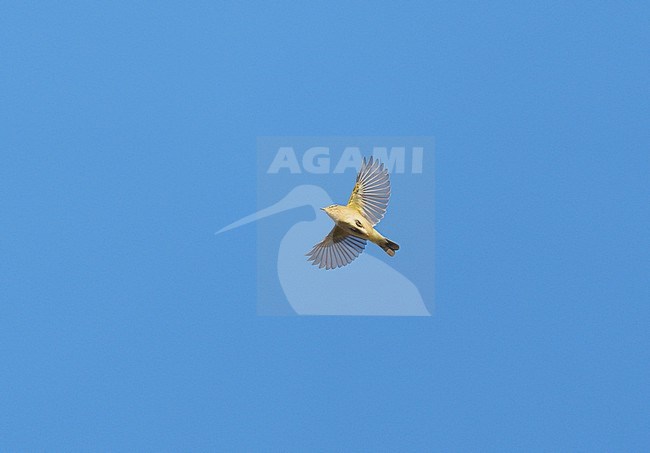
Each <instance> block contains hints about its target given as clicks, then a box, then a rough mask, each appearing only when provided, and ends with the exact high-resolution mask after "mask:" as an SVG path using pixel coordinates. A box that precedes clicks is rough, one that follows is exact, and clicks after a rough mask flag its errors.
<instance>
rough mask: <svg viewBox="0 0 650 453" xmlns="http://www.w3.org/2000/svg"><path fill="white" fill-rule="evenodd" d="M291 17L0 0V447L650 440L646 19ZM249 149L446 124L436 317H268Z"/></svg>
mask: <svg viewBox="0 0 650 453" xmlns="http://www.w3.org/2000/svg"><path fill="white" fill-rule="evenodd" d="M293 3H295V2H286V3H279V4H277V5H274V6H269V5H262V4H257V5H248V6H236V7H235V6H224V5H218V4H216V2H191V4H189V2H177V3H175V4H172V3H161V2H117V1H116V2H67V3H61V2H3V3H2V5H1V6H0V58H1V62H2V63H1V66H0V115H1V117H0V119H1V123H0V153H1V159H0V210H1V211H0V298H1V301H0V449H2V450H5V451H6V450H23V451H24V450H36V449H45V448H47V449H50V450H63V449H65V450H79V449H86V450H91V449H92V450H98V449H101V450H133V449H138V450H160V449H184V450H189V449H194V450H203V449H215V448H217V447H222V448H225V449H226V451H236V449H246V450H249V451H250V450H259V449H264V450H303V451H304V450H305V449H308V448H309V449H311V448H318V449H321V450H325V451H336V450H341V449H342V450H356V451H359V450H362V449H368V450H383V449H391V450H397V449H399V450H411V449H413V450H418V449H424V448H432V447H433V448H435V447H437V448H438V449H443V450H446V451H449V450H474V451H476V450H499V451H503V450H512V449H517V450H520V451H521V450H531V449H532V450H538V449H539V450H546V451H549V450H581V451H594V450H609V451H641V450H645V451H647V450H648V448H650V435H649V434H648V426H649V424H650V414H649V407H650V401H649V391H648V377H649V374H650V369H649V365H648V363H649V362H650V357H649V356H650V352H649V351H650V344H649V343H650V342H649V333H648V325H649V322H650V308H649V304H650V289H649V283H648V276H649V275H650V265H649V262H650V260H649V252H648V250H650V241H649V239H648V226H649V221H650V215H649V209H650V205H649V203H648V202H649V197H650V190H649V182H648V181H649V179H648V176H649V175H648V173H649V170H650V164H649V152H650V151H649V150H650V132H649V130H650V128H649V127H648V112H649V90H648V86H649V82H650V80H649V74H650V64H649V62H648V55H649V54H650V44H649V43H650V32H649V30H650V27H648V24H649V23H650V7H648V4H647V3H644V2H613V1H612V2H600V3H601V4H593V3H587V2H584V3H579V2H544V4H539V5H537V4H535V5H533V4H528V5H525V4H524V3H523V2H510V3H507V4H490V5H488V4H483V3H480V2H471V3H467V2H463V3H462V4H458V2H449V3H446V4H441V3H440V4H438V3H432V2H411V3H409V4H407V5H403V6H399V7H398V6H394V5H388V4H383V5H381V4H370V3H367V4H358V5H356V6H350V5H348V2H341V3H339V4H335V3H329V2H322V3H321V2H318V3H313V4H311V5H309V6H306V5H300V6H297V5H295V4H293ZM305 3H307V2H305ZM310 3H311V2H310ZM391 3H393V2H391ZM260 135H433V136H435V137H436V178H437V180H436V191H437V192H436V203H437V205H436V216H437V221H436V231H435V233H436V256H435V264H436V272H435V285H436V288H435V289H436V303H435V316H434V317H433V318H428V319H402V318H382V319H377V318H300V317H279V318H268V317H257V316H256V315H255V295H256V288H255V275H254V269H255V265H254V259H255V258H254V254H255V250H256V245H255V240H254V238H255V234H254V232H255V227H254V226H250V227H248V228H247V229H246V230H244V229H242V230H240V231H238V234H233V235H230V236H228V237H227V238H226V237H215V236H214V235H213V233H214V231H216V230H217V229H218V228H220V227H221V226H223V225H225V224H227V223H229V222H230V221H232V220H234V219H237V218H239V217H242V216H243V215H245V214H248V213H250V212H252V210H254V208H255V180H254V174H255V166H256V159H255V138H256V136H260ZM432 279H433V276H432Z"/></svg>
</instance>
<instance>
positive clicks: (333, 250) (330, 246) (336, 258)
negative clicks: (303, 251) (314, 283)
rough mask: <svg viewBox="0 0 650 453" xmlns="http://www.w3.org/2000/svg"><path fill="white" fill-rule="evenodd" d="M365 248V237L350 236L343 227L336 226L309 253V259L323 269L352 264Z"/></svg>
mask: <svg viewBox="0 0 650 453" xmlns="http://www.w3.org/2000/svg"><path fill="white" fill-rule="evenodd" d="M365 248H366V240H365V239H361V238H358V237H356V236H349V235H347V234H346V233H345V232H344V231H343V229H341V228H339V227H338V226H335V227H334V228H332V231H330V232H329V234H328V235H327V236H325V239H323V240H322V241H321V242H319V243H318V244H316V245H315V246H314V247H313V248H312V249H311V251H310V252H309V253H307V256H308V258H307V260H308V261H311V262H312V264H313V265H315V266H318V267H319V268H321V269H322V268H325V269H335V268H337V267H343V266H346V265H348V264H350V263H351V262H352V261H354V260H355V259H356V258H357V257H358V256H359V255H360V254H361V253H362V252H363V250H364V249H365Z"/></svg>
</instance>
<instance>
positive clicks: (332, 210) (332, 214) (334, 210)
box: [321, 204, 343, 218]
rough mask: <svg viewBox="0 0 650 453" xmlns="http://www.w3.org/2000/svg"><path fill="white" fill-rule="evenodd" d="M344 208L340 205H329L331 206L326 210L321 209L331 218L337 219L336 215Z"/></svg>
mask: <svg viewBox="0 0 650 453" xmlns="http://www.w3.org/2000/svg"><path fill="white" fill-rule="evenodd" d="M342 207H343V206H341V205H338V204H332V205H329V206H327V207H325V208H321V210H323V211H325V212H326V213H327V215H328V216H330V217H331V218H335V216H336V214H337V213H338V212H339V210H340V209H341V208H342Z"/></svg>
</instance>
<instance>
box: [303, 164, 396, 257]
mask: <svg viewBox="0 0 650 453" xmlns="http://www.w3.org/2000/svg"><path fill="white" fill-rule="evenodd" d="M389 198H390V181H389V179H388V170H386V169H385V168H384V164H382V163H380V162H379V160H377V159H374V160H373V158H372V157H371V158H370V160H368V161H367V162H366V158H365V157H364V158H363V163H362V165H361V170H359V174H358V175H357V182H356V184H355V185H354V190H353V191H352V195H351V196H350V199H349V200H348V204H347V206H341V205H338V204H333V205H331V206H328V207H326V208H321V209H322V210H323V211H325V212H326V213H327V215H328V216H330V218H331V219H332V220H333V221H334V223H335V225H334V228H332V231H330V232H329V234H328V235H327V236H325V239H323V240H322V241H321V242H319V243H318V244H316V245H315V246H314V248H313V249H311V251H310V252H309V253H307V256H308V257H309V258H308V261H312V264H313V265H316V266H318V267H319V268H323V267H324V268H325V269H335V268H337V267H343V266H345V265H347V264H350V263H351V262H352V261H353V260H354V259H356V258H357V257H358V256H359V255H360V254H361V253H362V252H363V250H364V249H365V248H366V241H370V242H374V243H375V244H377V245H378V246H379V247H381V248H382V249H383V250H384V251H385V252H386V253H388V254H389V255H390V256H395V251H396V250H399V245H397V244H395V243H394V242H393V241H391V240H390V239H387V238H385V237H384V236H382V235H381V234H380V233H379V231H377V230H375V228H374V226H375V225H377V224H378V223H379V221H380V220H381V219H382V218H383V217H384V214H385V213H386V207H387V206H388V199H389Z"/></svg>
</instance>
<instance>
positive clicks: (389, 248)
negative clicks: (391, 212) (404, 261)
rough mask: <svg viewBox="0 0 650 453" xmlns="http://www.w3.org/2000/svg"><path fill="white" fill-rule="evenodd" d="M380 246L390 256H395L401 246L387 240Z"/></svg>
mask: <svg viewBox="0 0 650 453" xmlns="http://www.w3.org/2000/svg"><path fill="white" fill-rule="evenodd" d="M379 246H380V247H381V248H382V249H384V252H386V253H388V254H389V255H390V256H395V252H396V251H397V250H399V245H397V244H395V243H394V242H393V241H391V240H390V239H386V238H384V240H383V241H381V242H380V243H379Z"/></svg>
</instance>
